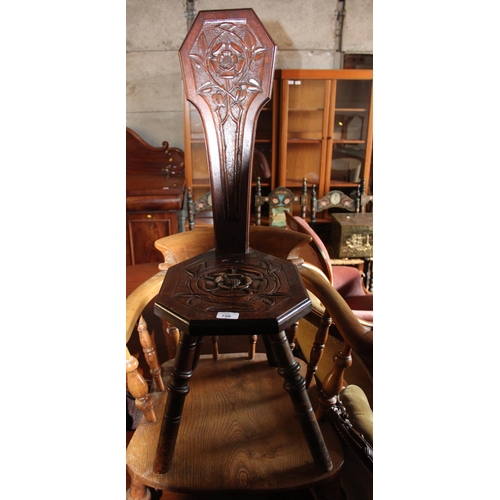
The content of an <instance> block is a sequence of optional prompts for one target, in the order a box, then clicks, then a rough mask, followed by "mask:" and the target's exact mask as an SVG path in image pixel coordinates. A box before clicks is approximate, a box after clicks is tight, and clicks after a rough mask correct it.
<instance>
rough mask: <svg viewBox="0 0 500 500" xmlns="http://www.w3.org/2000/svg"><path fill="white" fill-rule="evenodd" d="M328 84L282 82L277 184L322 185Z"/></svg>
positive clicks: (320, 82)
mask: <svg viewBox="0 0 500 500" xmlns="http://www.w3.org/2000/svg"><path fill="white" fill-rule="evenodd" d="M329 87H330V82H328V81H326V80H323V79H284V80H283V85H282V115H281V117H282V130H283V131H286V134H283V135H282V137H281V152H282V157H281V158H280V180H279V182H280V184H281V185H283V186H286V187H288V188H294V187H300V186H302V182H303V179H304V177H305V178H306V179H307V184H308V185H311V184H316V185H318V184H321V183H322V179H321V177H322V176H321V171H322V170H321V164H322V160H323V157H324V154H325V152H324V147H325V146H324V143H325V139H326V131H327V116H328V113H327V112H325V110H328V104H329Z"/></svg>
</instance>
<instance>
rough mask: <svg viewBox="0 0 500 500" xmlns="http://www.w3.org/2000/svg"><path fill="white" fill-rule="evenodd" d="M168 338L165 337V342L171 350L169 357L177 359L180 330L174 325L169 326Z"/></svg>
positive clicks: (167, 329) (167, 330)
mask: <svg viewBox="0 0 500 500" xmlns="http://www.w3.org/2000/svg"><path fill="white" fill-rule="evenodd" d="M166 333H167V336H166V337H165V342H166V343H167V346H168V347H170V349H169V353H168V354H169V357H170V358H175V355H176V353H177V346H178V345H179V339H180V332H179V329H178V328H177V327H175V326H173V325H170V324H168V326H167V328H166Z"/></svg>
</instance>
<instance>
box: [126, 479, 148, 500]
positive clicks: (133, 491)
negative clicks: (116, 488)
mask: <svg viewBox="0 0 500 500" xmlns="http://www.w3.org/2000/svg"><path fill="white" fill-rule="evenodd" d="M127 500H151V492H150V491H149V489H148V488H146V485H145V484H142V483H141V482H140V481H138V480H137V479H134V478H131V479H130V488H129V489H128V490H127Z"/></svg>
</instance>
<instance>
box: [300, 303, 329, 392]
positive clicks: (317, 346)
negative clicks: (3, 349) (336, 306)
mask: <svg viewBox="0 0 500 500" xmlns="http://www.w3.org/2000/svg"><path fill="white" fill-rule="evenodd" d="M331 324H332V318H331V317H330V315H329V314H328V312H327V311H325V314H324V315H323V318H322V319H321V324H320V325H319V328H318V331H317V332H316V337H315V339H314V343H313V346H312V348H311V355H310V359H309V363H308V364H307V373H306V387H307V388H309V386H310V385H311V380H312V378H313V377H314V375H315V373H316V371H317V370H318V364H319V361H320V359H321V356H322V355H323V350H324V348H325V344H326V341H327V339H328V332H329V330H330V325H331Z"/></svg>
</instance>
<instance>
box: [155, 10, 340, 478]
mask: <svg viewBox="0 0 500 500" xmlns="http://www.w3.org/2000/svg"><path fill="white" fill-rule="evenodd" d="M276 49H277V47H276V45H275V44H274V42H273V41H272V39H271V38H270V36H269V34H268V33H267V31H266V30H265V28H264V26H263V25H262V24H261V22H260V21H259V19H258V18H257V16H256V15H255V13H254V12H253V10H252V9H236V10H227V11H201V12H199V14H198V16H197V18H196V20H195V22H194V23H193V25H192V27H191V29H190V31H189V33H188V35H187V36H186V39H185V40H184V42H183V44H182V46H181V49H180V51H179V54H180V61H181V71H182V75H183V82H184V90H185V95H186V97H187V99H188V100H189V101H190V102H191V103H192V104H193V105H194V106H195V108H196V109H197V110H198V112H199V113H200V115H201V117H202V123H203V126H204V132H205V140H206V145H207V156H208V165H209V171H210V185H211V193H212V203H213V217H214V236H215V248H214V249H213V250H210V251H208V252H205V253H202V254H201V255H198V256H196V257H193V258H191V259H189V260H187V261H185V262H182V263H180V264H177V265H174V266H172V267H171V268H170V269H169V270H168V272H167V275H166V276H165V280H164V283H163V285H162V287H161V290H160V293H159V295H158V297H157V300H156V303H155V311H156V313H157V314H158V315H159V316H161V317H162V318H164V319H166V320H167V321H168V322H169V323H171V324H173V325H174V326H176V327H178V328H179V329H180V330H181V331H182V332H183V333H182V335H181V339H180V344H179V346H178V349H177V355H176V358H175V362H174V366H173V368H172V372H171V378H170V381H169V383H168V399H167V403H166V408H165V413H164V418H163V423H162V428H161V432H160V436H159V441H158V448H157V452H156V459H155V464H154V472H155V473H158V474H163V473H166V472H168V470H169V469H170V467H171V465H172V460H173V457H174V450H175V445H176V440H177V434H178V430H179V425H180V421H181V416H182V409H183V405H184V399H185V396H186V394H187V393H188V392H189V380H190V379H191V377H192V375H193V369H194V367H195V366H196V362H197V357H198V356H199V354H198V351H197V346H198V345H199V342H200V339H202V338H203V337H204V336H207V335H209V336H210V335H254V334H257V333H258V334H260V335H262V336H263V339H265V341H266V342H265V343H266V350H267V346H269V349H268V350H267V354H268V358H270V359H272V358H274V359H275V360H276V362H277V365H278V367H279V369H278V373H279V374H280V375H281V376H282V377H283V378H284V379H285V384H284V387H285V389H286V390H287V391H288V393H289V396H290V398H291V400H292V403H293V406H294V408H295V411H296V414H297V417H298V419H299V421H300V422H301V427H302V430H303V433H304V437H305V439H306V441H307V443H308V446H309V450H310V452H311V455H312V457H313V460H314V463H315V464H316V466H317V467H318V468H319V469H320V470H323V471H329V470H332V467H333V464H332V461H331V459H330V456H329V453H328V449H327V447H326V445H325V442H324V439H323V436H322V434H321V430H320V427H319V425H318V422H317V420H316V417H315V415H314V412H313V411H312V406H311V402H310V400H309V396H308V394H307V392H306V388H305V380H304V378H303V377H302V376H301V375H300V373H299V364H298V363H297V361H296V360H295V359H294V357H293V354H292V351H291V349H290V345H289V343H288V340H287V338H286V334H285V330H286V329H288V328H289V327H292V326H293V325H294V324H295V323H296V322H297V321H298V320H299V319H300V318H302V317H304V316H305V315H306V314H307V313H309V312H310V311H311V307H312V306H311V301H310V299H309V297H308V295H307V292H306V289H305V286H304V284H303V282H302V279H301V277H300V274H299V271H298V269H297V267H296V266H295V265H294V264H293V263H292V262H289V261H285V260H282V259H278V258H276V257H274V256H273V255H270V254H267V253H264V252H261V251H258V250H255V249H253V248H250V246H249V225H250V190H251V178H252V176H251V158H252V155H253V147H254V135H255V126H256V121H257V117H258V114H259V112H260V110H261V109H262V107H263V106H264V104H265V103H266V102H267V101H268V100H269V99H270V96H271V87H272V81H273V74H274V62H275V57H276Z"/></svg>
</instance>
